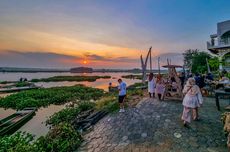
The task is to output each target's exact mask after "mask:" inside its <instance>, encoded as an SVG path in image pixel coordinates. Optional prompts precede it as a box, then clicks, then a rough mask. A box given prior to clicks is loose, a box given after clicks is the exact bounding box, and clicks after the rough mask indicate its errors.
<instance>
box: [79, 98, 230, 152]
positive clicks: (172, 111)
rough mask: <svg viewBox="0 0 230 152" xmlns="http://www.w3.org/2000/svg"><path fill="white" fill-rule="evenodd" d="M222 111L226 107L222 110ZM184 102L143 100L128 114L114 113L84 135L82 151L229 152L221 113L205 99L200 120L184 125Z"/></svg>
mask: <svg viewBox="0 0 230 152" xmlns="http://www.w3.org/2000/svg"><path fill="white" fill-rule="evenodd" d="M222 109H223V107H222ZM181 112H182V105H181V102H178V101H163V102H159V101H157V100H155V99H154V100H153V99H144V100H143V101H142V102H141V103H139V104H138V105H137V107H136V108H129V109H127V111H126V112H125V113H116V114H111V115H108V116H106V117H105V118H103V119H102V120H101V121H99V122H98V123H97V124H96V125H95V126H94V129H93V130H92V131H91V132H89V133H88V134H86V135H85V137H84V138H85V142H84V143H83V145H82V147H81V148H80V149H79V151H88V152H91V151H94V152H109V151H116V152H118V151H119V152H120V151H124V152H131V151H132V152H147V151H148V152H226V151H227V147H226V146H225V145H226V138H225V136H224V133H223V125H222V122H221V121H220V117H221V113H222V112H218V111H217V109H216V106H215V102H214V99H212V98H206V99H205V103H204V105H203V107H202V108H201V109H200V117H201V120H200V121H199V122H192V124H191V128H190V129H187V128H184V127H183V126H182V122H181V119H180V116H181Z"/></svg>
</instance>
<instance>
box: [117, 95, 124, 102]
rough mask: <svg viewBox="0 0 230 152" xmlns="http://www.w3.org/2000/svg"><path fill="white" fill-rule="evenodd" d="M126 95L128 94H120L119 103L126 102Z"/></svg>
mask: <svg viewBox="0 0 230 152" xmlns="http://www.w3.org/2000/svg"><path fill="white" fill-rule="evenodd" d="M125 97H126V95H123V96H119V97H118V102H119V103H122V102H124V99H125Z"/></svg>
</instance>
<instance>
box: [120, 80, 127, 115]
mask: <svg viewBox="0 0 230 152" xmlns="http://www.w3.org/2000/svg"><path fill="white" fill-rule="evenodd" d="M118 83H119V86H118V90H119V97H118V102H119V104H120V111H119V112H125V105H124V100H125V97H126V83H125V82H123V81H122V79H118Z"/></svg>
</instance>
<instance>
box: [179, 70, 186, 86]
mask: <svg viewBox="0 0 230 152" xmlns="http://www.w3.org/2000/svg"><path fill="white" fill-rule="evenodd" d="M179 78H180V82H181V88H183V87H184V81H185V73H184V72H182V73H181V74H180V77H179Z"/></svg>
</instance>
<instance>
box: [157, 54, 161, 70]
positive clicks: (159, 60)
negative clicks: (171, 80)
mask: <svg viewBox="0 0 230 152" xmlns="http://www.w3.org/2000/svg"><path fill="white" fill-rule="evenodd" d="M157 61H158V74H161V68H160V57H158V59H157Z"/></svg>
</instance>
